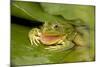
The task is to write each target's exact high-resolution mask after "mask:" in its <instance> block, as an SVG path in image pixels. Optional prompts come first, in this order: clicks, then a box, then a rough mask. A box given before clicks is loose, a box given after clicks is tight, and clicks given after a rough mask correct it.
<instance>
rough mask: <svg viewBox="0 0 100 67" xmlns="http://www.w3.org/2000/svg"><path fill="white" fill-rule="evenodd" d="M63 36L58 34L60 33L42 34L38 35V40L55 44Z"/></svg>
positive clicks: (47, 43)
mask: <svg viewBox="0 0 100 67" xmlns="http://www.w3.org/2000/svg"><path fill="white" fill-rule="evenodd" d="M63 38H64V35H60V34H46V33H45V34H42V35H41V36H40V41H41V42H42V43H43V44H46V45H52V44H55V43H57V42H59V41H60V40H62V39H63Z"/></svg>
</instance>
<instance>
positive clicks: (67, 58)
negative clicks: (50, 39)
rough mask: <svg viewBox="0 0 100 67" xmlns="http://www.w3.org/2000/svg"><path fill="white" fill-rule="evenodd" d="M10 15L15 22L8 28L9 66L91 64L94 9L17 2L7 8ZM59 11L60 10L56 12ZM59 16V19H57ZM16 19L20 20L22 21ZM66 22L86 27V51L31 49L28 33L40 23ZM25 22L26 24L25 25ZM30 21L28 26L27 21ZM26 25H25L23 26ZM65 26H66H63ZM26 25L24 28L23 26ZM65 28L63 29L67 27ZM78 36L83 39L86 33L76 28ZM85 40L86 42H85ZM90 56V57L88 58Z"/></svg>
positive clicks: (79, 49) (77, 49) (81, 48)
mask: <svg viewBox="0 0 100 67" xmlns="http://www.w3.org/2000/svg"><path fill="white" fill-rule="evenodd" d="M11 8H12V10H11V14H12V16H13V17H14V16H16V17H17V20H15V19H13V18H12V20H15V21H12V24H11V62H12V64H15V65H32V64H49V63H50V64H51V63H68V62H79V61H93V60H94V7H93V6H80V5H65V4H64V5H63V4H48V3H37V2H34V3H32V2H21V1H20V2H18V1H14V2H12V5H11ZM59 9H61V10H59ZM59 16H61V17H59ZM20 18H24V19H23V21H21V20H20ZM62 18H64V19H65V20H66V21H67V20H70V19H72V20H73V19H74V20H75V19H77V18H79V19H82V20H83V21H85V22H83V23H81V22H80V24H76V23H78V22H74V21H73V25H78V26H81V24H84V23H85V24H86V25H87V26H89V27H90V30H89V33H90V37H91V38H90V41H91V42H90V47H78V46H76V47H74V48H72V49H70V50H67V51H66V50H65V51H58V52H55V51H47V50H44V49H43V48H44V47H43V46H39V47H33V46H31V44H30V42H29V38H28V33H29V31H30V29H31V28H32V25H33V27H34V26H35V25H36V24H37V23H39V22H37V21H40V22H45V21H46V22H48V21H49V22H56V21H59V22H61V23H62V22H65V20H64V19H62ZM26 19H27V21H26ZM18 20H19V21H21V22H19V21H18ZM29 20H31V22H32V23H31V24H30V21H29ZM25 21H26V22H25ZM66 23H67V22H66ZM25 24H26V25H25ZM69 25H70V24H68V25H67V26H69ZM77 28H78V31H79V32H82V33H83V34H84V36H83V37H84V39H85V40H87V39H88V38H86V37H87V36H88V35H87V33H88V32H87V31H86V30H83V29H81V27H80V28H79V27H77ZM88 40H89V39H88ZM89 52H90V54H89Z"/></svg>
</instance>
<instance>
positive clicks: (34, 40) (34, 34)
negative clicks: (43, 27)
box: [29, 28, 40, 46]
mask: <svg viewBox="0 0 100 67" xmlns="http://www.w3.org/2000/svg"><path fill="white" fill-rule="evenodd" d="M39 31H40V30H39V29H38V28H34V29H32V30H31V31H30V32H29V40H30V43H31V45H35V46H38V44H40V42H39V35H40V32H39Z"/></svg>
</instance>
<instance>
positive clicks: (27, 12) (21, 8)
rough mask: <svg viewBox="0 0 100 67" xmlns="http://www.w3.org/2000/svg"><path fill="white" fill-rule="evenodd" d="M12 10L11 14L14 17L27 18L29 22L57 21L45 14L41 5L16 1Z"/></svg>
mask: <svg viewBox="0 0 100 67" xmlns="http://www.w3.org/2000/svg"><path fill="white" fill-rule="evenodd" d="M11 8H12V11H11V14H12V15H13V16H17V17H21V18H25V19H28V20H37V21H41V22H45V21H51V22H54V21H55V19H54V17H53V16H52V15H49V14H47V13H45V12H43V10H42V8H41V6H40V5H39V3H32V2H17V1H14V2H13V3H12V6H11Z"/></svg>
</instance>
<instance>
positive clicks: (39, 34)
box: [28, 21, 84, 51]
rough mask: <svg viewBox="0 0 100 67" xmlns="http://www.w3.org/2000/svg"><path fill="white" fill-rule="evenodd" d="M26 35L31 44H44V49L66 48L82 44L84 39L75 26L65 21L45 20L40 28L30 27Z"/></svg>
mask: <svg viewBox="0 0 100 67" xmlns="http://www.w3.org/2000/svg"><path fill="white" fill-rule="evenodd" d="M28 37H29V40H30V43H31V45H32V46H35V47H38V46H40V45H44V46H45V47H44V49H45V50H49V51H55V50H56V51H57V50H68V49H71V48H73V47H74V46H76V45H78V46H83V45H84V44H83V43H84V41H83V40H82V38H81V36H80V34H79V33H78V32H77V31H76V30H75V27H74V26H72V25H71V24H69V23H67V22H62V23H61V22H58V21H56V22H45V23H44V24H43V25H42V26H41V27H40V28H32V29H31V30H30V31H29V33H28Z"/></svg>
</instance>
